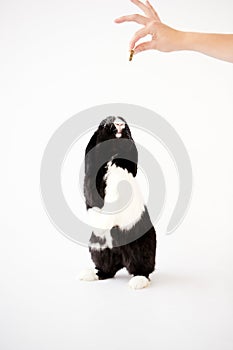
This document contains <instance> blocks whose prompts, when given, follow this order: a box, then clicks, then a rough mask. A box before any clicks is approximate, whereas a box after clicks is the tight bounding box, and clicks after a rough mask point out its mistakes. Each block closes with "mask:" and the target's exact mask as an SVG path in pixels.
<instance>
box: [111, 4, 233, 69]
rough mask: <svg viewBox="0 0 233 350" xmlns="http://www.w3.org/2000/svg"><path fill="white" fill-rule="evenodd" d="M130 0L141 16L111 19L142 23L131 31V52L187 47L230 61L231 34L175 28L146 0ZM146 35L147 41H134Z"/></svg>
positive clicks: (163, 50)
mask: <svg viewBox="0 0 233 350" xmlns="http://www.w3.org/2000/svg"><path fill="white" fill-rule="evenodd" d="M130 1H131V2H132V3H134V4H135V5H136V6H138V7H139V8H140V9H141V10H142V11H143V12H144V16H142V15H139V14H132V15H127V16H122V17H119V18H117V19H115V22H116V23H123V22H136V23H138V24H141V25H143V28H141V29H139V30H138V31H137V32H136V33H135V34H134V36H133V37H132V39H131V41H130V44H129V50H134V54H137V53H139V52H142V51H145V50H153V49H154V50H158V51H161V52H172V51H179V50H189V51H196V52H200V53H203V54H205V55H207V56H211V57H214V58H217V59H219V60H223V61H227V62H231V63H233V34H219V33H216V34H215V33H198V32H185V31H180V30H176V29H174V28H171V27H169V26H167V25H166V24H164V23H162V22H161V20H160V18H159V16H158V14H157V12H156V11H155V9H154V8H153V6H152V5H151V4H150V2H149V1H145V3H143V2H141V1H139V0H130ZM147 35H151V40H149V41H145V42H140V43H138V41H139V40H140V39H142V38H144V37H145V36H147Z"/></svg>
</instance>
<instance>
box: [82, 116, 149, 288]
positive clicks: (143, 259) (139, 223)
mask: <svg viewBox="0 0 233 350" xmlns="http://www.w3.org/2000/svg"><path fill="white" fill-rule="evenodd" d="M122 140H125V141H126V140H127V143H126V144H124V143H122V142H121V141H122ZM105 141H111V142H109V143H108V144H107V147H105V148H104V151H103V148H101V146H102V145H103V143H105ZM103 152H104V153H105V154H104V158H103ZM101 157H102V158H103V159H105V160H104V163H103V164H101V163H100V166H97V163H98V161H99V159H101ZM137 163H138V152H137V149H136V146H135V143H134V141H133V138H132V135H131V131H130V129H129V126H128V124H127V123H126V121H125V120H124V119H123V118H122V117H107V118H106V119H104V120H103V121H102V122H101V123H100V125H99V127H98V129H97V130H96V131H95V133H94V134H93V136H92V137H91V139H90V141H89V143H88V145H87V147H86V152H85V178H84V196H85V199H86V208H87V212H88V215H89V219H90V224H91V226H93V231H92V235H91V238H90V242H89V251H90V253H91V257H92V260H93V262H94V264H95V269H93V270H90V269H89V270H84V271H82V272H81V274H80V276H79V277H80V279H81V280H87V281H91V280H101V279H106V278H112V277H114V276H115V274H116V272H117V271H118V270H120V269H122V268H124V267H125V268H126V269H127V271H128V272H129V274H131V275H133V276H134V277H132V278H131V280H130V281H129V286H130V287H131V288H134V289H140V288H145V287H147V286H148V285H149V282H150V280H149V275H150V274H151V273H152V272H153V271H154V268H155V254H156V232H155V229H154V227H153V225H152V223H151V221H150V217H149V214H148V210H147V208H146V206H145V204H144V201H143V197H142V194H141V192H140V188H139V186H138V183H137V180H136V175H137ZM96 168H98V170H97V171H96ZM121 181H126V183H128V184H130V188H131V198H132V200H131V201H130V203H129V204H128V205H127V206H126V207H125V208H124V209H123V210H120V211H117V210H116V211H115V212H114V214H112V213H110V214H108V213H106V212H107V211H106V210H105V209H106V208H107V204H108V203H111V202H114V201H116V200H117V198H118V199H119V196H121V195H122V193H120V190H119V187H118V185H119V183H120V182H121ZM121 192H122V191H121ZM104 212H105V214H103V213H104Z"/></svg>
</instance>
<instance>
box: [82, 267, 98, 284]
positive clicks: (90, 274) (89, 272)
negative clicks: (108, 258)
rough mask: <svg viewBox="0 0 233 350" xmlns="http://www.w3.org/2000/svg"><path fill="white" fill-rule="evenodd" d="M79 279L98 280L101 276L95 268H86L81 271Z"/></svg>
mask: <svg viewBox="0 0 233 350" xmlns="http://www.w3.org/2000/svg"><path fill="white" fill-rule="evenodd" d="M78 279H80V280H81V281H96V280H98V279H99V277H98V276H97V274H96V270H95V269H86V270H83V271H81V272H80V273H79V275H78Z"/></svg>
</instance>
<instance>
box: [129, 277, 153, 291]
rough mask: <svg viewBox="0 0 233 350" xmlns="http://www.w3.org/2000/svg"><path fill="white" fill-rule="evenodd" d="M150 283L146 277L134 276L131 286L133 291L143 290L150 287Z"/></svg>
mask: <svg viewBox="0 0 233 350" xmlns="http://www.w3.org/2000/svg"><path fill="white" fill-rule="evenodd" d="M149 284H150V281H149V280H148V278H146V277H145V276H134V277H132V278H131V280H130V281H129V286H130V288H132V289H142V288H146V287H148V286H149Z"/></svg>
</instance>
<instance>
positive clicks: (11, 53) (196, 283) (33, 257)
mask: <svg viewBox="0 0 233 350" xmlns="http://www.w3.org/2000/svg"><path fill="white" fill-rule="evenodd" d="M153 4H155V5H156V8H157V10H158V12H159V15H160V16H161V18H162V19H163V20H164V21H165V22H166V23H167V24H169V25H171V26H174V27H176V28H177V29H183V30H196V31H206V32H225V33H228V32H229V33H230V32H233V25H232V23H233V21H232V13H233V3H232V1H230V0H222V1H217V0H213V1H211V0H208V1H207V0H206V1H203V0H202V1H201V0H196V1H193V0H176V1H169V0H158V1H157V2H156V3H153ZM134 12H138V11H137V9H136V8H135V6H134V5H133V4H132V3H130V2H129V1H128V0H117V1H107V0H99V1H77V0H76V1H74V0H66V1H65V0H57V1H55V0H46V1H45V0H41V1H33V0H30V1H29V0H21V1H16V0H7V1H6V0H5V1H3V0H2V1H1V2H0V13H1V15H0V16H1V18H0V45H1V54H0V60H1V78H0V84H1V94H0V96H1V111H0V115H1V129H0V130H1V138H0V142H1V151H2V152H1V153H2V154H1V176H2V180H1V245H0V261H1V263H0V276H1V282H0V283H1V286H0V295H1V300H0V329H1V336H0V337H1V339H0V347H1V349H3V350H6V349H7V350H8V349H10V350H11V349H12V350H13V349H14V350H16V349H17V350H18V349H20V350H21V349H23V350H27V349H28V350H29V349H30V350H31V349H34V350H37V349H39V350H42V349H43V350H47V349H56V350H60V349H62V350H63V349H69V350H73V349H102V350H105V349H109V348H111V349H119V348H123V349H125V348H129V349H131V348H132V349H157V350H163V349H166V350H168V349H180V350H184V349H191V350H206V349H216V350H218V349H223V350H230V349H232V343H233V335H232V323H233V302H232V293H233V290H232V289H233V281H232V272H233V268H232V262H233V258H232V256H233V255H232V250H233V249H232V244H233V223H232V207H233V184H232V179H233V163H232V155H233V138H232V126H233V102H232V87H233V65H232V64H230V63H226V62H222V61H218V60H215V59H213V58H210V57H207V56H204V55H201V54H198V53H192V52H178V53H169V54H166V53H164V54H163V53H158V52H155V51H153V52H146V53H142V54H140V55H138V56H136V57H135V58H134V59H133V61H132V62H128V42H129V40H130V38H131V36H132V35H133V32H134V31H135V30H136V29H138V28H139V27H138V26H137V25H136V24H132V23H130V24H122V25H117V24H115V23H113V20H114V18H116V17H118V16H120V15H123V14H127V13H134ZM111 102H114V103H115V102H123V103H132V104H138V105H141V106H144V107H146V108H149V109H152V110H154V111H156V112H157V113H158V114H160V115H161V116H163V117H164V118H166V119H167V121H168V122H169V123H170V124H172V125H173V127H174V128H175V129H176V131H177V132H178V133H179V135H180V136H181V138H182V139H183V141H184V143H185V145H186V147H187V150H188V152H189V155H190V158H191V161H192V166H193V173H194V192H193V198H192V203H191V206H190V210H189V212H188V214H187V216H186V218H185V220H184V222H183V224H182V225H181V226H180V227H179V228H178V229H177V231H176V232H175V233H173V234H172V235H171V236H165V235H164V234H163V233H162V232H160V231H159V230H158V254H157V269H156V272H155V274H153V276H152V284H151V287H150V288H148V289H146V290H141V291H132V290H130V289H129V288H128V287H127V283H128V280H129V276H128V275H127V273H126V272H125V271H122V272H120V273H119V274H118V275H117V277H116V278H115V279H113V280H107V281H99V282H96V283H95V282H94V283H84V282H83V283H81V282H80V281H77V280H76V275H77V273H78V272H79V271H80V270H81V269H82V268H83V267H88V266H89V265H91V261H90V257H89V253H88V251H87V249H86V248H85V247H81V246H79V245H77V244H75V243H73V242H71V241H69V240H68V239H66V238H65V237H64V236H62V235H61V234H60V233H58V231H57V230H56V228H55V227H54V226H53V225H52V224H51V222H50V221H49V219H48V217H47V215H46V213H45V212H44V209H43V206H42V203H41V198H40V189H39V171H40V161H41V158H42V155H43V151H44V149H45V147H46V144H47V142H48V140H49V138H50V137H51V135H52V134H53V132H54V131H55V130H56V129H57V128H58V127H59V126H60V125H61V124H62V123H63V122H64V121H65V120H67V119H68V118H69V117H71V116H72V115H74V114H76V113H78V112H80V111H82V110H83V109H86V108H89V107H92V106H94V105H98V104H103V103H111ZM174 184H175V185H176V186H177V179H174ZM162 220H165V218H163V219H162ZM161 225H162V224H161Z"/></svg>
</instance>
